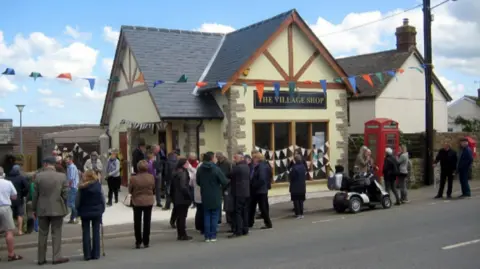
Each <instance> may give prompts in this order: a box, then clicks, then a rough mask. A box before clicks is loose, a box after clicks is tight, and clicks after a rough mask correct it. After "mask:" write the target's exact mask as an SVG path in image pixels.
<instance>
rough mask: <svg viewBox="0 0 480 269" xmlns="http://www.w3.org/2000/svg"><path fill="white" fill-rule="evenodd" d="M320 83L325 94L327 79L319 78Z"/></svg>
mask: <svg viewBox="0 0 480 269" xmlns="http://www.w3.org/2000/svg"><path fill="white" fill-rule="evenodd" d="M320 85H322V89H323V95H325V96H326V95H327V80H326V79H321V80H320Z"/></svg>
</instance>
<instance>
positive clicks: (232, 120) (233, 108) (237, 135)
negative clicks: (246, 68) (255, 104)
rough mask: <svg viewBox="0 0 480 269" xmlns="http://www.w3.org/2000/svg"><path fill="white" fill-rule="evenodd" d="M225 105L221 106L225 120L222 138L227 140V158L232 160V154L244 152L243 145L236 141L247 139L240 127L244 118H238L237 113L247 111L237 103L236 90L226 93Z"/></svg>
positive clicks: (238, 96)
mask: <svg viewBox="0 0 480 269" xmlns="http://www.w3.org/2000/svg"><path fill="white" fill-rule="evenodd" d="M226 97H227V104H226V105H224V106H223V111H224V113H225V117H226V120H227V124H226V126H225V131H224V133H223V137H224V138H225V139H226V140H227V156H228V158H230V159H231V158H232V157H233V154H234V153H235V152H237V151H239V150H241V151H245V149H246V147H245V145H239V144H238V140H239V139H243V138H246V137H247V134H246V133H245V131H242V126H244V125H245V123H246V121H245V118H242V117H238V115H237V113H238V112H245V111H246V110H247V109H246V107H245V104H242V103H238V102H237V100H238V99H239V98H240V93H239V91H238V90H234V89H230V90H229V91H228V92H227V93H226Z"/></svg>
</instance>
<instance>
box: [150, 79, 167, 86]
mask: <svg viewBox="0 0 480 269" xmlns="http://www.w3.org/2000/svg"><path fill="white" fill-rule="evenodd" d="M163 83H165V81H163V80H156V81H155V82H153V87H154V88H155V87H157V86H158V85H161V84H163Z"/></svg>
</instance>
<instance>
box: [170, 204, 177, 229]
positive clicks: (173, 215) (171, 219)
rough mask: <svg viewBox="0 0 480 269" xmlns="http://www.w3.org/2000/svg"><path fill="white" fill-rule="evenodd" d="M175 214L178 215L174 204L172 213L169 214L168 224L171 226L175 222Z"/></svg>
mask: <svg viewBox="0 0 480 269" xmlns="http://www.w3.org/2000/svg"><path fill="white" fill-rule="evenodd" d="M177 216H178V213H177V208H176V206H175V205H174V206H173V209H172V213H171V214H170V225H172V226H173V225H174V224H175V223H176V222H177Z"/></svg>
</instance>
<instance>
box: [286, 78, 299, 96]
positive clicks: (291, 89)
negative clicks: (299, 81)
mask: <svg viewBox="0 0 480 269" xmlns="http://www.w3.org/2000/svg"><path fill="white" fill-rule="evenodd" d="M295 88H297V85H296V83H295V81H290V82H289V83H288V92H289V93H290V96H293V95H294V94H295Z"/></svg>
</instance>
